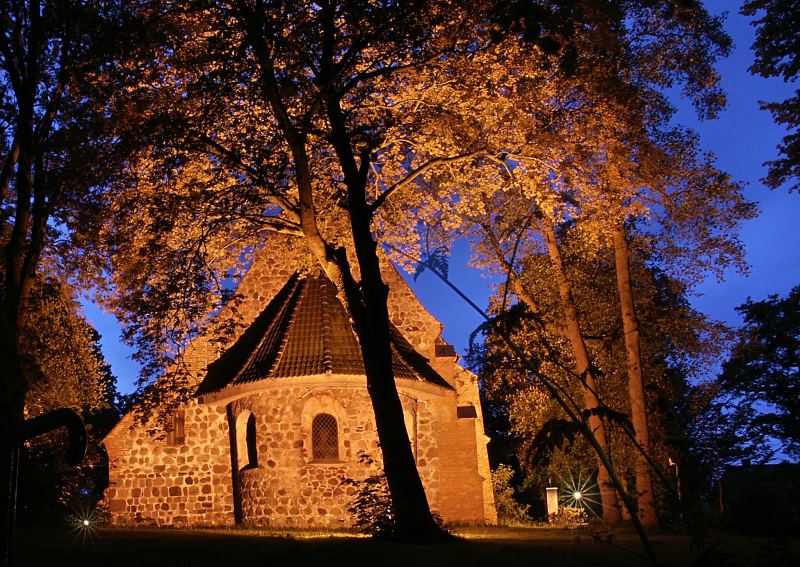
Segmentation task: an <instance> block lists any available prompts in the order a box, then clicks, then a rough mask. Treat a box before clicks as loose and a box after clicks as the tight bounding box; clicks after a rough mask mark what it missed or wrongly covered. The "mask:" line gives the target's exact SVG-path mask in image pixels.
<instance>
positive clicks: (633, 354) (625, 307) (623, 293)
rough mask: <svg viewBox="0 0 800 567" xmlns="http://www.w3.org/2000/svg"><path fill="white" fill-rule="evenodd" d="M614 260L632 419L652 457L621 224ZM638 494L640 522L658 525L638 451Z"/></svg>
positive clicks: (647, 471) (647, 476) (647, 474)
mask: <svg viewBox="0 0 800 567" xmlns="http://www.w3.org/2000/svg"><path fill="white" fill-rule="evenodd" d="M614 261H615V267H616V273H617V289H618V290H619V304H620V310H621V312H622V330H623V335H624V336H625V353H626V355H627V360H628V395H629V397H630V402H631V417H632V421H633V430H634V433H635V435H636V442H637V443H638V444H639V446H640V447H641V448H642V450H643V451H645V452H646V453H647V454H648V455H649V454H650V433H649V431H648V428H647V406H646V404H645V396H644V380H643V378H642V355H641V348H640V339H639V321H638V319H637V318H636V305H635V303H634V301H633V288H632V286H631V271H630V264H629V249H628V240H627V238H626V235H625V227H624V226H623V225H622V224H621V223H620V224H619V225H618V226H617V227H616V228H615V229H614ZM636 494H637V496H638V509H639V520H640V521H641V522H642V525H644V526H656V525H658V518H657V517H656V509H655V499H654V497H653V481H652V478H651V475H650V463H649V462H648V461H647V458H646V457H645V456H644V455H642V454H641V453H640V452H639V451H637V452H636Z"/></svg>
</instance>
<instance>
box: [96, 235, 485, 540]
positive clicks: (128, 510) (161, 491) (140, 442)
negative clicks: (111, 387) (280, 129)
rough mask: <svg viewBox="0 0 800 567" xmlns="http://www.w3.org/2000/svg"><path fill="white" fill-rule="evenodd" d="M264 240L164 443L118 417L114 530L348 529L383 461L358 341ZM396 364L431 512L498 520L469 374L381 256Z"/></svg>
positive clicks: (338, 313) (314, 287) (325, 287)
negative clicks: (360, 484) (229, 323)
mask: <svg viewBox="0 0 800 567" xmlns="http://www.w3.org/2000/svg"><path fill="white" fill-rule="evenodd" d="M292 254H293V253H292V252H291V247H290V246H286V247H284V246H282V245H280V244H279V243H275V242H273V244H272V246H271V247H270V246H269V245H268V247H267V248H266V249H265V250H263V251H262V252H261V254H260V255H259V258H258V259H257V260H256V261H255V262H254V263H253V266H252V267H251V268H250V270H249V271H248V273H247V274H246V275H245V277H244V278H243V280H242V282H241V284H240V286H239V289H238V292H239V293H240V294H241V297H243V300H242V302H241V303H240V304H239V306H238V308H237V309H236V311H235V312H234V311H233V310H232V309H231V310H227V311H223V312H222V313H220V314H219V315H218V316H217V317H218V318H234V317H235V318H237V321H238V322H240V323H241V325H240V326H239V328H240V329H241V330H240V332H239V334H238V337H236V338H235V339H234V340H232V341H231V343H230V344H229V345H228V346H227V347H226V348H222V347H219V346H218V344H216V343H215V342H214V341H211V340H209V338H207V337H203V336H201V337H199V338H198V339H196V340H195V341H194V342H193V343H192V344H191V345H190V347H189V348H188V349H187V352H186V354H185V356H184V362H185V363H186V364H187V365H188V366H189V367H190V368H191V369H192V372H193V375H195V376H196V384H195V387H196V390H195V394H194V396H193V399H192V401H191V402H190V403H188V404H186V405H184V406H183V407H181V408H180V409H179V410H178V411H177V412H175V413H174V414H172V417H171V423H172V427H171V428H169V431H167V432H165V433H164V434H162V435H158V434H155V435H154V434H153V433H152V432H148V431H147V429H149V427H146V426H143V425H138V424H136V423H135V421H134V420H133V418H132V416H131V415H128V416H125V417H124V418H123V419H122V421H121V422H120V423H119V424H118V425H117V426H116V428H115V429H114V430H113V431H112V432H111V433H109V435H108V436H107V437H106V438H105V440H104V445H105V447H106V450H107V452H108V458H109V482H110V484H109V487H108V489H107V490H106V493H105V497H104V500H105V502H106V503H107V504H108V507H109V509H110V512H111V521H112V523H113V524H114V525H158V526H232V525H245V526H261V527H269V528H338V527H349V526H350V525H351V518H350V515H349V514H348V512H347V507H348V504H349V503H350V502H351V501H352V499H353V495H354V488H353V487H352V486H351V485H348V484H343V483H342V481H343V480H344V479H345V478H349V479H354V480H359V479H363V478H365V477H367V476H369V475H371V474H374V473H375V469H374V468H373V467H375V466H376V465H375V464H372V465H370V464H368V463H367V462H365V461H364V459H362V458H361V456H362V455H368V456H370V457H372V458H373V459H375V460H376V461H377V462H378V463H379V462H380V450H379V447H378V439H377V433H376V430H375V418H374V415H373V413H372V406H371V403H370V399H369V395H368V393H367V389H366V377H365V375H364V365H363V361H362V359H361V353H360V350H359V345H358V339H357V338H356V335H355V334H354V332H353V330H352V326H351V323H350V320H349V318H348V315H347V313H346V311H345V309H344V308H343V307H342V305H341V303H340V302H339V300H338V298H337V297H336V289H335V287H334V286H333V284H332V283H331V282H330V281H329V280H328V279H327V278H326V277H325V276H324V275H322V274H320V273H315V271H314V270H313V269H308V268H306V269H302V268H299V266H301V265H302V262H300V261H298V260H297V257H299V256H298V255H296V257H295V258H294V259H293V257H292ZM383 271H384V279H385V281H386V282H387V284H388V285H389V286H390V289H391V291H390V298H389V304H390V313H391V317H392V324H393V328H392V364H393V368H394V374H395V377H396V382H397V387H398V390H399V393H400V398H401V401H402V404H403V413H404V416H405V422H406V427H407V429H408V432H409V437H410V440H411V443H412V449H413V452H414V455H415V457H416V461H417V468H418V470H419V473H420V477H421V478H422V482H423V484H424V486H425V491H426V494H427V496H428V501H429V503H430V505H431V509H432V510H433V511H435V512H436V513H438V514H439V516H440V517H441V518H442V519H443V520H444V522H445V523H447V524H487V523H488V524H492V523H495V522H496V519H497V517H496V511H495V507H494V498H493V494H492V488H491V479H490V472H489V461H488V457H487V453H486V444H487V441H488V438H487V437H486V435H485V433H484V427H483V419H482V415H481V407H480V401H479V397H478V384H477V379H476V377H475V376H474V375H473V374H471V373H469V372H468V371H466V370H464V369H463V368H461V367H460V366H459V364H458V359H457V356H456V353H455V350H454V349H453V347H452V346H450V345H448V344H446V343H445V342H444V341H443V340H442V339H441V337H440V334H441V331H442V325H441V324H440V323H439V322H438V321H437V320H436V319H435V318H434V317H433V316H432V315H431V314H430V313H429V312H428V311H426V310H425V308H424V307H423V306H422V305H421V304H420V303H419V301H418V300H417V298H416V297H415V296H414V294H413V292H412V291H411V290H410V288H409V287H408V286H407V285H406V283H405V281H404V280H403V279H402V277H400V275H399V274H398V273H397V271H396V270H395V268H394V267H393V266H392V265H391V264H389V263H388V262H385V264H384V269H383Z"/></svg>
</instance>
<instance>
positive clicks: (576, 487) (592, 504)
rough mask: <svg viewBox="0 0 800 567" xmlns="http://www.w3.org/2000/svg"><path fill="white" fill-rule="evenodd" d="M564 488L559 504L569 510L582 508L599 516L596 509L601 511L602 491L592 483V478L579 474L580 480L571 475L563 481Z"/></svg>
mask: <svg viewBox="0 0 800 567" xmlns="http://www.w3.org/2000/svg"><path fill="white" fill-rule="evenodd" d="M561 483H562V486H564V490H563V491H559V492H561V497H560V498H559V504H560V505H561V506H564V507H567V508H581V509H583V510H586V511H587V512H589V513H591V514H593V515H595V516H596V515H597V512H595V508H597V509H600V501H599V497H600V491H599V490H598V489H597V485H596V484H595V483H594V482H592V477H591V476H587V477H586V478H584V477H583V474H582V473H578V478H575V477H574V476H572V473H571V472H570V473H569V478H566V479H564V478H562V479H561Z"/></svg>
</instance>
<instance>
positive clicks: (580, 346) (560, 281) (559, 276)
mask: <svg viewBox="0 0 800 567" xmlns="http://www.w3.org/2000/svg"><path fill="white" fill-rule="evenodd" d="M543 224H544V229H543V234H544V239H545V243H546V244H547V252H548V254H549V256H550V261H551V262H552V264H553V272H554V275H555V279H556V285H557V286H558V293H559V296H560V297H561V305H562V309H563V310H564V336H565V338H566V339H567V340H568V341H569V343H570V346H571V347H572V355H573V357H574V359H575V374H576V375H578V376H581V377H582V378H583V384H582V385H581V388H582V390H583V403H584V407H585V409H587V410H591V409H594V408H596V407H598V406H600V399H599V398H598V396H597V386H596V384H595V377H594V374H593V371H592V366H591V363H590V359H589V351H588V349H587V348H586V343H585V342H584V340H583V335H582V334H581V327H580V322H579V321H578V311H577V309H576V307H575V301H574V299H573V296H572V286H571V285H570V283H569V279H568V278H567V275H566V272H565V271H564V265H563V263H562V261H561V252H560V251H559V248H558V242H557V241H556V233H555V228H554V227H553V224H552V222H550V221H547V220H545V221H543ZM589 427H590V429H591V430H592V434H593V435H594V437H595V439H597V442H598V444H599V445H600V447H602V449H603V451H605V452H606V454H608V455H610V452H609V450H608V439H607V437H606V430H605V425H604V424H603V421H602V420H601V419H600V417H598V416H597V415H591V416H589ZM597 467H598V472H597V484H598V486H599V488H600V500H601V503H602V505H603V521H605V522H606V523H608V524H617V523H619V522H621V521H622V516H621V513H620V507H619V502H618V500H617V491H616V489H615V488H614V484H613V482H612V480H611V475H610V474H609V472H608V469H607V468H606V467H605V465H604V464H603V462H602V460H601V459H600V457H599V455H598V457H597Z"/></svg>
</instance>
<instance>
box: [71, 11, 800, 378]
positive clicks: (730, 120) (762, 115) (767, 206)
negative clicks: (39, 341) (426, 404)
mask: <svg viewBox="0 0 800 567" xmlns="http://www.w3.org/2000/svg"><path fill="white" fill-rule="evenodd" d="M706 5H707V6H708V7H709V9H710V10H711V11H712V12H713V13H717V14H718V13H721V12H722V11H723V10H728V11H729V14H728V18H727V20H726V24H725V28H726V30H727V31H728V33H730V34H731V36H732V37H733V39H734V42H735V44H736V47H735V51H734V52H733V53H732V55H731V56H730V57H729V58H728V59H726V60H724V61H722V62H721V63H720V64H719V65H718V69H719V71H720V73H721V75H722V77H723V85H724V88H725V90H726V92H727V94H728V97H729V105H728V108H727V109H726V110H725V111H724V112H723V113H722V114H721V115H720V117H719V118H717V119H716V120H712V121H703V122H701V121H698V120H697V119H696V118H695V117H694V116H693V113H692V111H691V109H690V108H689V107H688V106H687V105H683V104H681V105H680V107H681V108H680V110H679V112H678V116H677V117H676V121H677V122H678V123H680V124H682V125H685V126H689V127H691V128H694V129H695V130H697V131H698V132H699V133H700V136H701V140H702V145H703V147H704V149H706V150H708V151H711V152H713V153H714V154H716V155H717V156H718V166H719V167H720V168H721V169H722V170H724V171H727V172H728V173H730V174H731V176H732V178H733V179H734V180H737V181H740V182H743V183H745V184H746V188H745V192H746V194H747V196H748V198H750V199H751V200H753V201H756V202H758V203H759V207H760V209H761V214H760V216H759V217H758V218H757V219H755V220H753V221H750V222H748V223H746V224H745V225H744V226H743V227H742V230H741V236H742V239H743V241H744V243H745V245H746V249H747V260H748V262H749V263H750V266H751V268H750V273H749V275H743V274H737V273H729V274H728V275H727V277H726V279H725V281H723V282H717V281H716V280H714V279H713V278H712V279H710V280H709V281H707V282H705V283H704V284H703V285H702V286H700V287H699V288H698V292H700V293H701V294H702V295H699V296H697V297H694V298H692V303H693V304H694V306H695V307H696V308H697V309H699V310H700V311H702V312H704V313H706V314H708V315H710V316H711V317H713V318H715V319H719V320H722V321H724V322H726V323H728V324H731V325H734V326H738V325H739V324H740V323H741V320H740V318H739V316H738V314H737V313H736V312H735V307H736V306H737V305H740V304H742V303H743V302H744V301H745V300H746V299H747V298H748V297H752V298H753V299H763V298H765V297H766V296H767V295H769V294H772V293H776V294H779V295H786V294H787V293H788V291H789V290H790V289H791V288H792V287H793V286H794V285H797V284H800V233H799V232H798V230H797V221H798V219H800V195H798V194H790V193H789V192H788V190H786V189H777V190H774V191H770V190H769V189H766V188H765V187H764V186H763V185H762V184H761V182H760V181H759V179H760V178H761V177H763V176H764V173H765V170H764V167H763V165H762V164H763V163H764V162H765V161H768V160H771V159H774V158H775V157H776V155H777V154H776V150H775V147H776V145H777V143H778V142H779V141H780V139H781V138H782V137H783V135H784V134H785V132H784V131H783V130H782V129H781V128H778V127H776V126H775V125H774V124H773V122H772V118H771V116H770V114H769V113H767V112H765V111H761V110H759V108H758V101H759V100H767V101H774V100H783V99H785V98H787V97H788V96H789V95H790V94H791V92H792V91H793V88H792V87H796V85H787V84H785V83H783V82H782V81H781V80H780V79H769V80H766V79H762V78H759V77H754V76H752V75H750V74H749V73H748V71H747V68H748V67H749V66H750V65H751V64H752V62H753V55H752V52H751V51H750V46H751V45H752V43H753V36H754V34H753V28H752V27H751V26H750V25H749V21H748V19H747V18H743V17H742V16H739V15H738V14H737V13H736V10H738V5H739V2H734V1H731V0H707V1H706ZM466 256H467V251H466V247H465V245H463V243H458V244H457V245H456V246H455V248H454V254H453V257H452V259H451V264H450V278H451V280H452V281H454V282H455V283H456V284H458V285H459V287H461V288H462V289H463V290H464V291H465V292H467V294H468V295H470V297H471V298H472V299H473V301H475V302H476V303H477V304H478V305H481V306H485V305H486V303H487V298H488V296H489V293H490V291H489V289H488V286H489V283H490V282H488V281H487V280H486V279H484V278H482V277H481V274H480V272H479V271H477V270H474V269H471V268H469V267H467V266H466V265H465V258H466ZM411 285H412V287H413V289H414V291H415V292H417V294H418V296H419V298H420V300H421V301H422V302H423V304H424V305H425V306H426V307H427V308H428V309H429V310H430V311H431V312H432V313H433V314H434V315H435V316H436V317H437V318H438V319H439V320H440V321H442V323H444V325H445V330H444V338H445V340H447V341H448V342H450V343H452V344H454V345H455V346H456V348H457V349H458V350H459V351H461V352H464V350H465V349H466V346H467V341H468V337H469V334H470V332H471V331H472V330H473V329H474V328H475V327H476V326H477V325H478V324H479V323H480V321H481V320H480V318H479V317H478V316H477V314H474V312H472V311H471V310H470V308H469V307H468V306H466V304H464V303H463V302H462V301H461V300H460V299H459V298H457V297H456V296H455V295H454V294H453V293H452V292H451V291H450V290H448V289H447V288H446V287H445V286H444V285H443V284H442V283H441V282H439V281H438V280H437V279H436V278H435V277H434V276H432V275H430V274H423V275H422V276H421V277H420V278H419V280H418V281H417V282H411ZM86 315H87V317H88V318H89V320H90V321H91V322H92V323H93V324H94V325H95V326H96V327H97V329H98V331H99V332H100V333H101V334H102V335H103V352H104V354H105V356H106V358H107V360H108V361H109V363H110V364H111V366H112V368H113V371H114V373H115V374H116V375H117V377H118V378H119V388H120V390H121V391H122V392H130V391H131V390H132V389H133V382H134V380H135V377H136V373H137V368H136V366H135V365H134V364H133V363H132V362H131V361H130V359H129V355H130V350H129V349H127V348H125V347H124V346H123V345H121V344H120V341H119V327H118V326H117V325H116V324H115V322H114V321H113V319H112V318H110V317H108V316H105V315H102V314H101V313H100V312H99V311H98V310H97V309H96V308H94V307H93V306H86Z"/></svg>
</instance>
